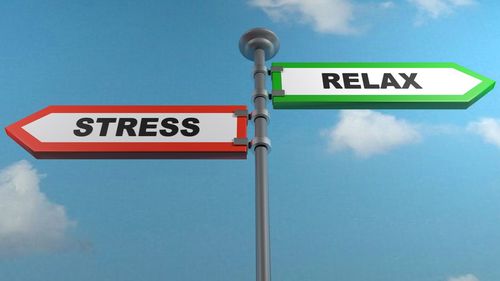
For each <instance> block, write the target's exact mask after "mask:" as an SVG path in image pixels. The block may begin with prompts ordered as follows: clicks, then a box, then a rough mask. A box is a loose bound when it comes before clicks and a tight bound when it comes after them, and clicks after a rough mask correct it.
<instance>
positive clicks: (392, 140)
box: [324, 110, 421, 157]
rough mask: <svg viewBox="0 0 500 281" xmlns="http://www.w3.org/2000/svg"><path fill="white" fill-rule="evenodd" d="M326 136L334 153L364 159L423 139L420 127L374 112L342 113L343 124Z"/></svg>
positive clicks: (326, 132)
mask: <svg viewBox="0 0 500 281" xmlns="http://www.w3.org/2000/svg"><path fill="white" fill-rule="evenodd" d="M324 134H325V135H326V136H327V137H328V141H329V150H330V151H333V152H335V151H339V150H344V149H350V150H352V151H354V153H355V154H356V155H358V156H360V157H369V156H372V155H375V154H380V153H384V152H387V151H389V150H391V149H394V148H396V147H398V146H401V145H405V144H410V143H414V142H417V141H419V140H420V138H421V135H420V133H419V131H418V130H417V126H416V125H413V124H411V123H408V122H407V121H405V120H401V119H397V118H396V117H394V116H391V115H386V114H382V113H379V112H375V111H372V110H342V111H341V112H340V121H339V123H338V124H337V125H336V126H335V127H333V128H331V129H329V130H327V131H325V132H324Z"/></svg>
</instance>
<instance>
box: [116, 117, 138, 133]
mask: <svg viewBox="0 0 500 281" xmlns="http://www.w3.org/2000/svg"><path fill="white" fill-rule="evenodd" d="M136 125H137V119H135V118H120V119H119V120H118V126H117V127H116V136H117V137H121V136H123V131H127V135H129V136H130V137H135V131H134V127H135V126H136Z"/></svg>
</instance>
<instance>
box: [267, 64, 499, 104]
mask: <svg viewBox="0 0 500 281" xmlns="http://www.w3.org/2000/svg"><path fill="white" fill-rule="evenodd" d="M272 66H274V67H283V68H346V67H349V68H405V67H407V68H454V69H456V70H458V71H460V72H463V73H465V74H468V75H470V76H472V77H475V78H477V79H479V80H481V83H479V84H478V85H477V86H476V87H474V88H473V89H471V90H470V91H468V92H467V93H466V94H464V95H461V96H449V95H425V96H423V95H404V96H403V95H401V96H391V97H390V99H391V100H390V101H387V99H388V96H386V95H349V96H325V95H293V96H286V92H285V96H274V97H273V100H272V103H273V108H275V109H465V108H468V107H469V106H471V105H472V104H473V103H474V102H476V101H477V100H479V99H480V98H481V97H483V96H484V95H485V94H486V93H488V92H489V91H491V90H492V89H493V88H494V86H495V81H493V80H491V79H489V78H487V77H485V76H483V75H480V74H478V73H476V72H473V71H471V70H470V69H467V68H465V67H463V66H461V65H458V64H456V63H451V62H430V63H429V62H409V63H408V62H356V63H352V62H335V63H332V62H307V63H303V62H301V63H297V62H295V63H294V62H291V63H290V62H274V63H272ZM271 79H272V89H273V91H274V90H278V91H279V90H283V88H282V83H281V71H277V70H273V71H271Z"/></svg>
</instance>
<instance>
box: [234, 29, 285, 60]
mask: <svg viewBox="0 0 500 281" xmlns="http://www.w3.org/2000/svg"><path fill="white" fill-rule="evenodd" d="M257 49H262V50H264V52H265V54H266V60H269V59H271V58H272V57H274V55H276V53H278V51H279V49H280V41H279V39H278V36H276V34H274V32H272V31H271V30H269V29H266V28H253V29H250V30H249V31H247V32H246V33H245V34H243V35H242V36H241V38H240V52H241V54H242V55H243V56H244V57H245V58H247V59H249V60H251V61H253V60H254V53H255V50H257Z"/></svg>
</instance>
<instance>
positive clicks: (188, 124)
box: [181, 118, 200, 137]
mask: <svg viewBox="0 0 500 281" xmlns="http://www.w3.org/2000/svg"><path fill="white" fill-rule="evenodd" d="M199 123H200V120H198V119H197V118H186V119H184V121H182V126H183V127H184V128H186V129H190V130H186V129H182V130H181V134H182V135H184V136H186V137H194V136H196V135H197V134H198V133H199V132H200V127H199V126H198V125H195V124H199Z"/></svg>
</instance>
